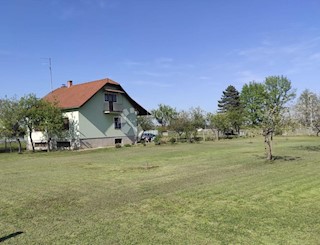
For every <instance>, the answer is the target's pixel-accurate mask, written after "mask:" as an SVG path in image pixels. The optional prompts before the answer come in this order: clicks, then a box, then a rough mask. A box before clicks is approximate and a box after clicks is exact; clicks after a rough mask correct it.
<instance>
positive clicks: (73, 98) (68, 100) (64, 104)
mask: <svg viewBox="0 0 320 245" xmlns="http://www.w3.org/2000/svg"><path fill="white" fill-rule="evenodd" d="M106 84H114V85H120V84H119V83H117V82H115V81H112V80H111V79H108V78H105V79H101V80H97V81H93V82H87V83H81V84H76V85H72V86H70V87H69V88H68V87H61V88H58V89H56V90H53V91H52V92H50V93H49V94H47V95H46V96H45V97H44V99H45V100H47V101H50V102H56V103H58V106H59V107H60V108H62V109H71V108H79V107H81V106H82V105H84V104H85V103H86V102H87V101H88V100H89V99H91V97H92V96H94V95H95V94H96V93H97V92H98V91H99V90H100V89H101V88H103V86H105V85H106Z"/></svg>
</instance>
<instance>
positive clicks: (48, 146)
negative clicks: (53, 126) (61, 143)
mask: <svg viewBox="0 0 320 245" xmlns="http://www.w3.org/2000/svg"><path fill="white" fill-rule="evenodd" d="M50 141H51V139H50V138H49V139H48V141H47V152H50Z"/></svg>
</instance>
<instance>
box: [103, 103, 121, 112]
mask: <svg viewBox="0 0 320 245" xmlns="http://www.w3.org/2000/svg"><path fill="white" fill-rule="evenodd" d="M122 111H123V105H120V104H117V103H108V102H106V103H105V104H104V113H121V112H122Z"/></svg>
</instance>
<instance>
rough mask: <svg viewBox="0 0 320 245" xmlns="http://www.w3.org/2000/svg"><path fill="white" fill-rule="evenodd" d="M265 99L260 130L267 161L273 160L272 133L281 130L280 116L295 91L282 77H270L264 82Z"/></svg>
mask: <svg viewBox="0 0 320 245" xmlns="http://www.w3.org/2000/svg"><path fill="white" fill-rule="evenodd" d="M264 86H265V91H266V99H265V103H264V108H263V117H262V129H263V136H264V142H265V144H266V147H265V149H266V155H267V159H268V160H272V159H273V152H272V140H273V135H274V133H275V132H276V131H277V130H278V131H280V129H281V119H282V118H281V114H282V113H283V112H284V111H285V110H286V109H287V108H286V104H287V103H288V102H289V101H291V100H292V99H294V97H295V91H294V90H293V89H292V87H291V82H290V81H289V80H288V79H287V78H286V77H284V76H270V77H267V78H266V80H265V82H264Z"/></svg>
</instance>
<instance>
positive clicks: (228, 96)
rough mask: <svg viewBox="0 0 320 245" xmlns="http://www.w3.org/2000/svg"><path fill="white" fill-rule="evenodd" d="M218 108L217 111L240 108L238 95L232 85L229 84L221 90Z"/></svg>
mask: <svg viewBox="0 0 320 245" xmlns="http://www.w3.org/2000/svg"><path fill="white" fill-rule="evenodd" d="M218 108H219V109H218V110H219V112H228V111H230V110H237V109H239V108H240V95H239V92H238V91H237V90H236V88H235V87H234V86H232V85H229V86H228V87H227V88H226V90H225V91H223V92H222V97H221V100H219V101H218Z"/></svg>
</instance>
